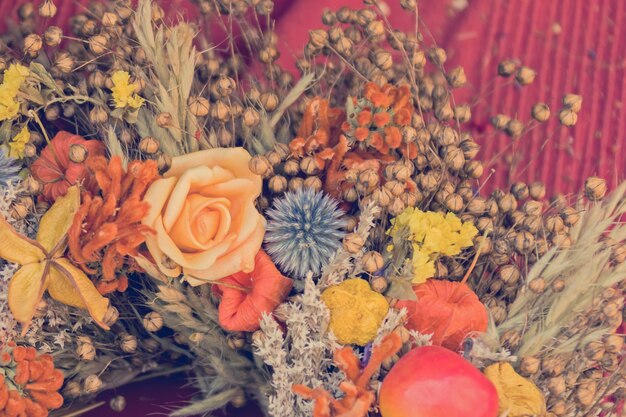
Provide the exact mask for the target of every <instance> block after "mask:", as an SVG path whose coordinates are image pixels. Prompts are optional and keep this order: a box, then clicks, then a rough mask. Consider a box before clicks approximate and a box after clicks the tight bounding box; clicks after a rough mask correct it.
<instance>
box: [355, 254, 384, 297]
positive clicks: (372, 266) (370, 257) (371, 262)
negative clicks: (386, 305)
mask: <svg viewBox="0 0 626 417" xmlns="http://www.w3.org/2000/svg"><path fill="white" fill-rule="evenodd" d="M361 262H362V264H363V267H364V268H365V270H366V271H367V272H369V273H374V272H376V271H378V270H380V269H381V268H382V267H383V265H384V262H383V256H382V255H381V254H380V253H379V252H376V251H369V252H366V253H365V254H364V255H363V257H362V258H361ZM383 279H384V278H383ZM383 291H384V290H383Z"/></svg>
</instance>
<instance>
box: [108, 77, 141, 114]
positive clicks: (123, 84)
mask: <svg viewBox="0 0 626 417" xmlns="http://www.w3.org/2000/svg"><path fill="white" fill-rule="evenodd" d="M111 81H112V82H113V87H111V91H112V92H113V101H115V107H117V108H124V107H131V108H132V109H138V108H139V107H141V105H142V104H143V102H144V99H143V98H141V97H140V96H139V95H138V94H135V93H136V91H137V90H138V89H139V86H138V85H137V84H135V83H131V82H130V74H129V73H128V72H126V71H116V72H115V73H113V76H112V77H111Z"/></svg>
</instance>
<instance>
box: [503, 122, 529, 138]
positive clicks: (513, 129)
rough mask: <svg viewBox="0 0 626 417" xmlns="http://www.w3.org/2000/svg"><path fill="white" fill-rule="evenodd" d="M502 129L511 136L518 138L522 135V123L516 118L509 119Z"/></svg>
mask: <svg viewBox="0 0 626 417" xmlns="http://www.w3.org/2000/svg"><path fill="white" fill-rule="evenodd" d="M504 131H505V132H506V134H507V135H509V136H510V137H512V138H518V137H520V136H522V133H523V131H524V124H523V123H522V122H520V121H519V120H517V119H511V120H509V121H508V123H507V124H506V126H505V127H504Z"/></svg>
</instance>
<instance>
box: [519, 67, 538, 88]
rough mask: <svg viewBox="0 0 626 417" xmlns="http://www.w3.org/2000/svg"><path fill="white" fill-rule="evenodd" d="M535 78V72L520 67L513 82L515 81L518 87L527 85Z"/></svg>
mask: <svg viewBox="0 0 626 417" xmlns="http://www.w3.org/2000/svg"><path fill="white" fill-rule="evenodd" d="M535 76H537V72H536V71H535V70H533V69H531V68H528V67H520V69H518V70H517V73H516V74H515V81H517V83H518V84H519V85H528V84H531V83H532V82H533V81H534V80H535Z"/></svg>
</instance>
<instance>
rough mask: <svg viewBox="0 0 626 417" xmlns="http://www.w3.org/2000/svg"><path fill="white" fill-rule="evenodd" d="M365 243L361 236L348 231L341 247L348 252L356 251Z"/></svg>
mask: <svg viewBox="0 0 626 417" xmlns="http://www.w3.org/2000/svg"><path fill="white" fill-rule="evenodd" d="M363 245H365V240H364V239H363V237H362V236H361V235H359V234H357V233H350V234H348V235H346V237H344V238H343V248H344V249H345V250H346V251H348V252H349V253H357V252H359V251H360V250H361V249H362V248H363Z"/></svg>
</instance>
